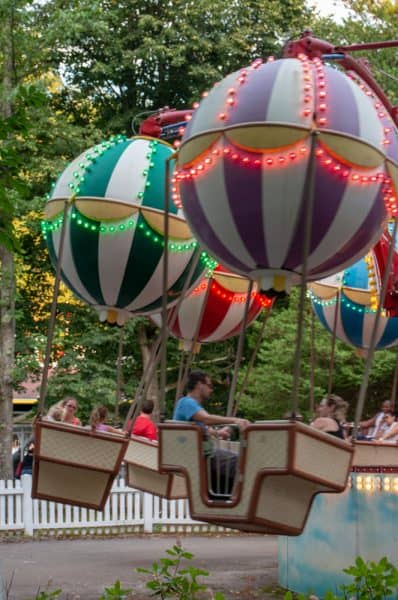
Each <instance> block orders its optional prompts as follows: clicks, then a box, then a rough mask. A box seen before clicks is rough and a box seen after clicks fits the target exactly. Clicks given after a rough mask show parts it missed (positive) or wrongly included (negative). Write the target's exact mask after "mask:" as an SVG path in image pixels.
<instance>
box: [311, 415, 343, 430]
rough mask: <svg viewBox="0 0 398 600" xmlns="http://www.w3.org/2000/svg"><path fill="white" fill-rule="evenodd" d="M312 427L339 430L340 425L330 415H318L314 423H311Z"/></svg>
mask: <svg viewBox="0 0 398 600" xmlns="http://www.w3.org/2000/svg"><path fill="white" fill-rule="evenodd" d="M310 425H311V427H315V429H319V431H337V430H338V426H337V423H336V421H334V420H333V419H330V418H329V417H318V418H317V419H315V420H314V421H312V423H310Z"/></svg>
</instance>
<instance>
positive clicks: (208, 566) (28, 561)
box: [0, 534, 283, 600]
mask: <svg viewBox="0 0 398 600" xmlns="http://www.w3.org/2000/svg"><path fill="white" fill-rule="evenodd" d="M176 539H177V538H176V535H174V536H173V535H164V534H159V535H136V536H134V537H133V536H129V537H118V538H100V539H98V538H96V539H75V540H71V539H64V540H55V539H54V540H33V541H3V542H1V543H0V569H1V570H0V575H1V576H2V578H3V582H4V584H6V585H7V584H9V583H10V581H11V580H12V585H11V589H10V592H9V594H8V595H6V594H4V593H3V598H4V600H32V599H33V598H35V595H36V594H37V592H38V590H39V589H40V590H44V589H46V588H47V589H48V585H49V584H50V586H49V587H50V589H52V590H53V589H55V588H61V589H62V590H63V594H62V596H60V600H99V598H100V596H101V594H102V593H103V591H104V588H105V587H108V586H110V585H112V584H113V583H114V582H115V581H116V580H117V579H119V580H120V581H121V583H122V585H123V587H130V588H131V587H132V588H133V589H134V591H135V595H134V598H135V599H137V600H144V598H149V597H150V596H149V592H147V591H146V588H145V579H144V578H145V576H143V575H142V574H138V573H137V572H136V571H135V569H136V567H146V568H150V567H151V565H152V563H153V562H155V561H156V560H159V558H161V557H163V556H165V550H166V549H168V548H171V547H172V546H173V544H175V543H176ZM179 539H180V540H181V543H182V547H183V548H184V549H185V550H187V551H189V552H191V553H192V554H194V557H195V558H194V559H193V561H192V565H193V566H195V567H198V568H203V569H205V570H208V571H209V572H210V576H209V577H206V578H205V581H206V583H207V584H208V586H209V587H210V588H211V589H212V590H213V591H221V592H223V593H224V595H225V598H226V599H228V600H232V599H234V598H235V599H240V600H250V599H254V598H261V599H271V598H273V599H275V598H282V597H283V594H282V593H281V592H280V591H279V592H278V591H277V588H278V586H277V551H278V542H277V537H274V536H260V535H225V534H224V535H221V534H212V535H200V536H199V535H198V536H191V535H189V536H188V535H186V536H185V535H182V536H181V537H180V538H179ZM211 597H212V596H211V595H208V598H209V599H210V598H211ZM0 599H1V594H0Z"/></svg>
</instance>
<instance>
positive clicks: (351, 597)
mask: <svg viewBox="0 0 398 600" xmlns="http://www.w3.org/2000/svg"><path fill="white" fill-rule="evenodd" d="M343 572H344V573H347V574H348V575H351V576H352V577H353V578H354V581H353V582H352V583H348V584H345V585H341V586H340V589H341V592H342V593H341V594H340V595H339V596H336V595H335V594H334V593H333V592H330V591H328V592H327V593H326V594H325V596H324V600H338V599H339V598H345V599H346V600H386V598H388V597H391V596H392V595H393V593H394V594H395V596H394V597H395V598H398V569H397V568H396V567H394V565H392V564H391V563H390V562H389V561H388V560H387V558H386V557H385V556H384V557H383V558H382V559H381V560H380V561H379V562H378V563H375V562H373V561H368V562H365V561H364V560H363V558H361V557H360V556H358V557H357V558H356V560H355V564H354V565H352V566H350V567H348V568H347V569H343ZM293 599H296V600H315V599H316V596H314V595H313V594H310V595H306V594H292V592H287V593H286V594H285V596H284V600H293Z"/></svg>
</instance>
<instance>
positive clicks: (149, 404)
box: [141, 400, 155, 415]
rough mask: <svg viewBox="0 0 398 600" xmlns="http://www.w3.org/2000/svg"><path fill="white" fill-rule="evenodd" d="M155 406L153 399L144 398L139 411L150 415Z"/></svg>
mask: <svg viewBox="0 0 398 600" xmlns="http://www.w3.org/2000/svg"><path fill="white" fill-rule="evenodd" d="M154 408H155V404H154V402H153V400H144V402H143V403H142V406H141V412H143V413H144V414H146V415H151V414H152V413H153V409H154Z"/></svg>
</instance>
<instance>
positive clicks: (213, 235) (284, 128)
mask: <svg viewBox="0 0 398 600" xmlns="http://www.w3.org/2000/svg"><path fill="white" fill-rule="evenodd" d="M380 114H383V113H382V111H381V110H380V104H378V103H377V99H375V98H373V97H372V96H371V94H370V93H368V92H367V91H365V90H362V89H361V87H360V86H359V85H358V83H357V82H356V81H354V80H353V79H351V78H350V77H349V76H347V75H346V74H345V73H343V72H341V71H339V70H338V69H335V68H332V67H329V66H327V65H325V64H323V63H322V61H321V60H320V59H314V60H309V59H308V58H307V57H305V56H301V57H300V58H297V59H296V58H285V59H281V60H276V61H269V62H267V63H266V64H263V63H262V61H260V60H257V61H255V62H254V63H253V64H252V65H251V66H250V67H248V68H245V69H241V70H240V71H237V72H235V73H232V74H231V75H229V76H228V77H226V78H225V79H223V80H222V81H221V82H220V83H219V84H217V85H215V86H214V88H213V89H212V90H211V92H210V93H209V94H208V95H207V96H205V97H204V99H203V100H202V102H201V103H200V105H199V107H198V108H197V110H196V111H195V112H194V114H193V117H192V119H191V120H190V122H189V123H188V125H187V128H186V131H185V134H184V136H183V139H182V143H181V146H180V150H179V155H178V169H177V172H176V176H175V180H176V182H178V185H179V192H180V198H181V203H182V206H183V208H184V213H185V215H186V218H187V221H188V223H189V224H190V226H191V228H192V231H193V232H194V235H196V237H197V238H198V240H199V241H200V243H201V244H202V245H203V247H204V248H206V249H207V250H208V251H209V252H211V254H212V255H213V256H214V257H215V258H217V259H218V260H219V261H220V262H222V264H225V265H226V266H228V267H229V268H231V269H232V270H233V271H234V272H238V273H241V274H243V275H245V276H248V277H250V278H252V279H258V280H259V281H260V286H261V289H263V290H268V289H271V290H273V291H276V292H280V291H284V290H286V291H288V290H289V288H290V286H291V285H292V284H296V283H298V282H300V280H301V274H302V269H303V264H302V263H303V236H304V229H305V227H304V223H305V216H306V215H305V207H306V197H307V196H308V189H307V188H308V185H309V183H308V168H309V162H310V158H311V140H312V137H313V136H315V140H316V141H315V150H314V154H315V156H314V162H315V165H314V169H315V173H314V184H313V186H314V187H313V192H314V207H313V212H312V228H311V236H310V249H309V256H308V280H309V281H314V280H317V279H319V278H323V277H326V276H328V275H330V274H332V273H335V272H337V271H338V270H341V269H342V268H345V267H346V266H349V265H350V264H353V263H354V262H355V261H357V260H359V259H360V258H361V257H363V256H364V254H365V253H366V252H367V251H368V249H369V248H370V247H371V246H373V245H374V244H375V243H376V242H377V240H378V239H379V237H380V235H381V233H382V230H383V226H384V224H385V220H386V217H387V214H388V210H392V211H395V210H396V195H397V186H398V181H397V180H396V177H395V173H396V169H397V165H398V156H396V155H395V153H394V152H391V153H390V149H391V148H392V147H393V145H394V144H393V143H392V140H393V138H394V135H395V131H396V130H395V131H394V130H393V129H391V128H387V127H385V124H384V123H383V118H384V117H381V116H380ZM384 116H385V115H384ZM386 148H388V152H389V153H390V154H388V155H387V153H386Z"/></svg>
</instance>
